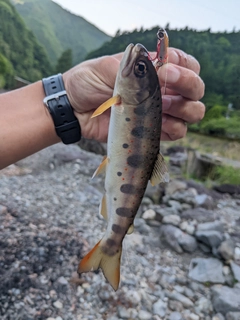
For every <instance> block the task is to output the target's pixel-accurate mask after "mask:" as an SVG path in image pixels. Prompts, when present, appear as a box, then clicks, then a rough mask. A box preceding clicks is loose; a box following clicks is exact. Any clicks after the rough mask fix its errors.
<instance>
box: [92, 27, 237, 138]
mask: <svg viewBox="0 0 240 320" xmlns="http://www.w3.org/2000/svg"><path fill="white" fill-rule="evenodd" d="M158 28H159V27H154V28H152V29H150V30H143V29H141V30H134V31H133V32H120V31H119V32H117V34H116V36H115V37H114V38H113V39H111V41H109V42H107V43H105V44H104V45H103V46H102V47H100V48H99V49H97V50H96V51H93V52H91V53H89V55H88V56H87V57H86V58H87V59H90V58H95V57H99V56H102V55H109V54H113V53H117V52H120V51H124V50H125V48H126V46H127V45H128V44H129V43H131V42H132V43H137V42H140V43H142V44H143V45H144V46H145V47H146V48H147V49H148V50H149V51H152V50H154V51H155V50H156V42H157V37H156V34H157V31H158ZM167 32H168V35H169V41H170V45H171V46H172V47H175V48H179V49H182V50H184V51H185V52H187V53H188V54H191V55H193V56H194V57H196V58H197V59H198V61H199V62H200V65H201V73H200V75H201V77H202V79H203V80H204V83H205V88H206V90H205V96H204V98H203V102H204V103H205V105H206V107H207V113H206V117H205V118H204V119H203V120H202V121H201V122H200V123H199V124H194V125H191V126H190V129H191V130H193V131H196V132H200V133H203V134H207V135H215V136H220V137H224V138H226V137H227V138H229V139H238V140H240V126H239V124H240V55H239V53H240V31H238V32H236V31H233V32H230V33H227V32H217V33H213V32H211V31H210V30H205V31H196V30H192V29H189V28H187V27H186V28H185V29H180V30H176V29H169V28H167Z"/></svg>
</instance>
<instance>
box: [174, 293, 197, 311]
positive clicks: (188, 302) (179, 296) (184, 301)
mask: <svg viewBox="0 0 240 320" xmlns="http://www.w3.org/2000/svg"><path fill="white" fill-rule="evenodd" d="M168 297H169V299H172V300H177V301H179V302H181V304H182V305H183V306H184V307H186V308H189V307H192V306H193V305H194V304H193V302H192V301H191V300H190V299H189V298H187V297H186V296H184V295H183V294H181V293H180V292H177V291H176V290H173V291H172V292H169V293H168Z"/></svg>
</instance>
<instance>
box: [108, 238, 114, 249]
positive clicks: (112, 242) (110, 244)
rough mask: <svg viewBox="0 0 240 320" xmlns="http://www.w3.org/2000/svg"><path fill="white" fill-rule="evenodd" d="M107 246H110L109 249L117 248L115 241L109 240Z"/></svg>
mask: <svg viewBox="0 0 240 320" xmlns="http://www.w3.org/2000/svg"><path fill="white" fill-rule="evenodd" d="M107 245H108V246H109V247H113V246H116V241H115V240H113V239H107Z"/></svg>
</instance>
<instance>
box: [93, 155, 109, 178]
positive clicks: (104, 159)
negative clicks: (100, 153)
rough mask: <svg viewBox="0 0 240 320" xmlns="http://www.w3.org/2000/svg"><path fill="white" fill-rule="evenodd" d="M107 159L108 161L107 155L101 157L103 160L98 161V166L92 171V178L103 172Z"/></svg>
mask: <svg viewBox="0 0 240 320" xmlns="http://www.w3.org/2000/svg"><path fill="white" fill-rule="evenodd" d="M108 161H109V158H108V157H107V156H104V157H103V161H102V162H101V163H100V165H99V166H98V168H97V169H96V170H95V172H94V174H93V176H92V179H93V178H94V177H96V176H97V175H98V174H100V173H104V172H105V171H106V167H107V164H108Z"/></svg>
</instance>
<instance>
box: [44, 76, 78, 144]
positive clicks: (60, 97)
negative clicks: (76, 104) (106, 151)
mask: <svg viewBox="0 0 240 320" xmlns="http://www.w3.org/2000/svg"><path fill="white" fill-rule="evenodd" d="M42 83H43V88H44V91H45V94H46V97H45V98H44V99H43V102H44V104H45V105H46V107H47V108H48V110H49V112H50V114H51V116H52V119H53V122H54V126H55V130H56V133H57V135H58V136H59V137H60V138H61V140H62V142H63V143H64V144H70V143H75V142H78V141H79V140H80V139H81V128H80V124H79V122H78V119H77V118H76V117H75V115H74V113H73V108H72V106H71V104H70V102H69V100H68V96H67V92H66V90H65V87H64V83H63V79H62V74H61V73H59V74H57V75H54V76H51V77H48V78H43V79H42Z"/></svg>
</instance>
